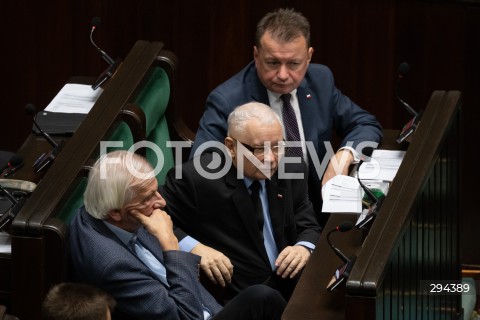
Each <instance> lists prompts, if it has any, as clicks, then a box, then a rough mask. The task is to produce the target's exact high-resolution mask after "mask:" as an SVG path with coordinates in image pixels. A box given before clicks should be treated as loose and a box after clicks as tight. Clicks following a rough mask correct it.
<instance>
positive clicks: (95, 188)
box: [84, 150, 166, 232]
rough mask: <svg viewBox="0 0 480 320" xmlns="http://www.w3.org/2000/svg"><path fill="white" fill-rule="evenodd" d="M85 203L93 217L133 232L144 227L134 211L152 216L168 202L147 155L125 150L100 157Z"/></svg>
mask: <svg viewBox="0 0 480 320" xmlns="http://www.w3.org/2000/svg"><path fill="white" fill-rule="evenodd" d="M84 202H85V209H86V210H87V212H88V213H89V214H90V215H91V216H93V217H94V218H96V219H101V220H106V221H108V222H110V223H112V224H113V225H115V226H117V227H119V228H122V229H124V230H127V231H129V232H134V231H135V230H136V229H138V228H139V227H140V226H141V224H140V223H139V222H138V220H137V219H135V218H134V216H133V215H132V214H131V213H132V211H134V210H136V211H138V212H140V213H142V214H144V215H146V216H150V215H151V214H152V212H153V211H154V210H155V209H161V208H163V207H165V205H166V203H165V200H164V199H163V198H162V196H161V195H160V193H158V182H157V179H156V177H155V174H154V171H153V168H152V166H151V165H150V164H149V163H148V161H147V160H146V159H145V158H144V157H142V156H140V155H138V154H136V153H133V152H129V151H123V150H121V151H114V152H111V153H107V154H105V155H103V156H101V157H100V158H99V159H98V160H97V162H96V163H95V164H94V166H93V168H92V169H91V170H90V173H89V176H88V182H87V187H86V190H85V193H84Z"/></svg>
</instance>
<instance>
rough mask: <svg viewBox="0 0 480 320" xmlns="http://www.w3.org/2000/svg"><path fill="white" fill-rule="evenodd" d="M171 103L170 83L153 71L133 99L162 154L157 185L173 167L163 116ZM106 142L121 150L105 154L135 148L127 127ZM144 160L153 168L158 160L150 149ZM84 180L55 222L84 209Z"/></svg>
mask: <svg viewBox="0 0 480 320" xmlns="http://www.w3.org/2000/svg"><path fill="white" fill-rule="evenodd" d="M169 100H170V82H169V79H168V75H167V73H166V72H165V70H164V69H162V68H160V67H153V68H152V71H151V73H150V74H149V76H148V78H147V80H146V82H145V84H144V85H143V87H142V89H141V90H140V91H139V93H138V94H137V96H136V97H135V99H134V103H135V104H136V105H137V106H138V107H139V108H140V109H141V110H143V112H144V113H145V119H146V137H147V141H150V142H153V143H154V144H156V145H157V146H158V147H159V149H160V150H161V152H162V154H163V166H162V168H161V170H160V171H159V173H158V174H157V179H158V183H159V184H163V183H164V181H165V175H166V173H167V171H168V170H169V169H170V168H172V167H173V165H174V160H173V152H172V150H171V148H167V146H166V142H167V141H168V140H169V139H170V135H169V132H168V125H167V120H166V117H165V112H166V110H167V106H168V102H169ZM105 140H109V141H122V142H123V146H122V147H111V148H108V149H107V151H108V152H111V151H114V150H119V149H122V150H127V149H129V148H130V147H131V146H132V145H133V144H134V139H133V135H132V132H131V130H130V128H129V126H128V125H127V124H126V123H125V122H120V123H118V125H117V126H116V128H115V129H114V130H113V132H112V134H111V135H110V137H108V139H105ZM146 151H147V154H146V157H147V160H148V161H149V162H150V163H151V164H152V166H153V167H154V168H155V167H156V166H157V162H158V157H157V154H156V152H155V151H154V150H153V149H150V148H147V150H146ZM86 182H87V178H81V179H80V181H79V183H78V184H77V185H76V187H75V189H74V190H73V191H72V193H71V195H70V196H69V198H68V199H67V201H66V202H65V204H64V205H63V207H62V208H61V209H60V211H59V213H58V214H57V216H56V217H57V218H59V219H60V220H62V221H64V222H66V223H67V224H68V223H69V222H70V221H71V219H72V218H73V215H74V213H75V212H76V210H77V209H78V208H79V207H80V206H82V205H83V193H84V191H85V187H86V184H87V183H86Z"/></svg>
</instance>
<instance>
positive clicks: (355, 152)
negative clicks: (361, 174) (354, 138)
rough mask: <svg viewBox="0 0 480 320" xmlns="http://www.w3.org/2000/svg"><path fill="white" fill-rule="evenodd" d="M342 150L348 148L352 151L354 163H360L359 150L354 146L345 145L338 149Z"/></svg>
mask: <svg viewBox="0 0 480 320" xmlns="http://www.w3.org/2000/svg"><path fill="white" fill-rule="evenodd" d="M341 150H348V151H350V152H351V153H352V155H353V163H359V162H360V156H359V155H358V152H357V151H356V150H355V149H353V148H352V147H347V146H345V147H341V148H340V149H338V151H341ZM338 151H337V152H338Z"/></svg>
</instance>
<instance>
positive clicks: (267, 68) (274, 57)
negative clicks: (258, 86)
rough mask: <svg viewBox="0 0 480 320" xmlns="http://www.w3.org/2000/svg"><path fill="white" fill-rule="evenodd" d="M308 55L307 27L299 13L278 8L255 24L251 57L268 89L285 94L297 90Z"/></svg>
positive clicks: (311, 51) (307, 63) (308, 33)
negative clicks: (255, 29)
mask: <svg viewBox="0 0 480 320" xmlns="http://www.w3.org/2000/svg"><path fill="white" fill-rule="evenodd" d="M312 55H313V48H312V47H310V24H309V22H308V20H307V19H306V18H305V17H304V16H303V15H302V14H301V13H299V12H297V11H295V10H293V9H278V10H275V11H273V12H270V13H268V14H266V15H265V16H264V17H263V18H262V19H261V20H260V22H259V23H258V24H257V31H256V35H255V46H254V47H253V57H254V60H255V66H256V68H257V73H258V77H259V78H260V81H261V82H262V83H263V85H264V86H265V87H266V88H267V89H268V90H270V91H272V92H275V93H280V94H285V93H289V92H292V91H293V90H294V89H296V88H298V87H299V86H300V84H301V82H302V80H303V78H304V77H305V73H306V72H307V68H308V65H309V63H310V60H311V59H312Z"/></svg>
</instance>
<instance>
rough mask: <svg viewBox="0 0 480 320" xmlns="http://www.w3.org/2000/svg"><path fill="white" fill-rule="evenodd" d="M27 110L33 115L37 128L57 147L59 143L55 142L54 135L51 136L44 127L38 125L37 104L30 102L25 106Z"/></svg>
mask: <svg viewBox="0 0 480 320" xmlns="http://www.w3.org/2000/svg"><path fill="white" fill-rule="evenodd" d="M25 110H26V111H27V114H29V115H31V116H33V124H34V125H35V127H36V128H37V130H38V131H39V132H40V133H41V135H42V136H43V137H44V138H45V139H46V140H47V141H48V143H50V145H51V146H52V147H54V148H56V147H57V146H58V144H57V143H56V142H55V140H53V139H52V137H50V135H49V134H48V133H46V132H45V131H43V130H42V128H40V126H39V125H38V123H37V120H36V119H35V118H36V116H37V115H36V109H35V106H34V105H33V104H31V103H28V104H27V105H26V106H25Z"/></svg>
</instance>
